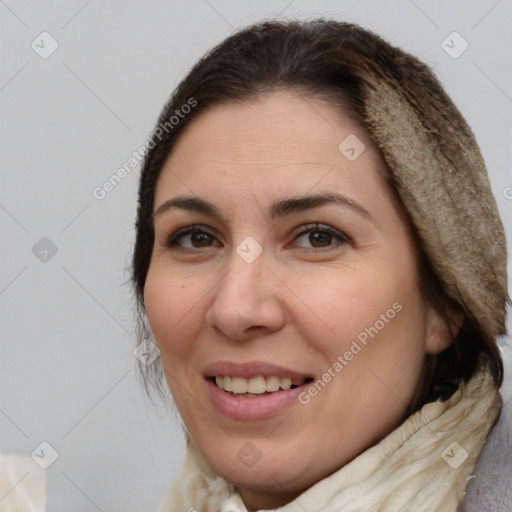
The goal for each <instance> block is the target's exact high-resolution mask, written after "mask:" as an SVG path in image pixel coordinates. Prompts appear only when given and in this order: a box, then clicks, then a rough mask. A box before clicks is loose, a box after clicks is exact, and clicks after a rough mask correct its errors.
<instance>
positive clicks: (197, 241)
mask: <svg viewBox="0 0 512 512" xmlns="http://www.w3.org/2000/svg"><path fill="white" fill-rule="evenodd" d="M214 240H216V238H215V237H214V236H213V235H212V234H211V233H209V232H208V231H205V230H204V229H199V228H197V227H194V226H190V227H187V228H183V229H180V230H178V231H177V232H176V233H174V234H173V235H172V236H171V237H170V238H169V241H168V242H167V247H170V248H174V247H179V248H182V249H200V248H201V247H211V245H212V243H213V241H214Z"/></svg>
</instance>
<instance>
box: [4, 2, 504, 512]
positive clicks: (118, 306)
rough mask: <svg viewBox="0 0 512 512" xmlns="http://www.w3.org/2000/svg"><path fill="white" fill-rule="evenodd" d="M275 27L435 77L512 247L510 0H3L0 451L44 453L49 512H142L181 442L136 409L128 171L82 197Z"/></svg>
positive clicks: (160, 414) (168, 473) (171, 425)
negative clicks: (375, 53)
mask: <svg viewBox="0 0 512 512" xmlns="http://www.w3.org/2000/svg"><path fill="white" fill-rule="evenodd" d="M278 13H281V16H282V17H299V18H305V17H311V16H316V15H323V16H326V17H332V18H335V19H340V20H349V21H355V22H359V23H361V24H362V25H364V26H366V27H369V28H370V29H373V30H375V31H376V32H378V33H380V34H381V35H383V36H384V37H386V38H387V39H389V40H390V41H392V42H394V43H396V44H398V45H400V46H401V47H403V48H404V49H406V50H408V51H410V52H412V53H414V54H415V55H417V56H419V57H420V58H422V59H423V60H424V61H426V62H427V63H429V64H430V65H432V66H435V71H436V72H437V73H438V76H439V77H440V79H441V81H442V83H443V84H444V85H445V87H446V89H447V91H448V93H449V94H450V95H451V96H452V97H453V98H454V100H455V102H456V104H457V105H458V107H459V108H460V110H461V111H462V113H463V114H464V116H465V117H466V119H467V120H468V122H469V123H470V125H471V126H472V128H473V130H474V132H475V134H476V137H477V139H478V141H479V144H480V146H481V149H482V152H483V154H484V157H485V160H486V163H487V165H488V169H489V173H490V177H491V182H492V186H493V190H494V193H495V196H496V198H497V201H498V206H499V208H500V211H501V215H502V218H503V221H504V223H505V226H506V229H507V233H508V239H509V240H510V239H511V237H510V235H511V230H512V226H511V218H512V216H511V212H512V188H511V189H508V188H507V187H512V175H511V173H510V162H511V161H512V144H511V141H512V137H511V135H512V133H511V132H512V128H511V126H512V123H511V119H512V83H511V82H512V80H511V78H512V73H511V67H512V59H511V58H510V55H511V54H512V32H511V31H510V26H511V21H512V2H511V1H510V0H508V1H507V0H501V1H496V0H485V1H484V0H481V1H467V0H464V1H463V0H460V1H449V2H428V1H420V0H416V1H415V2H413V1H408V0H401V1H398V0H395V1H379V2H378V1H374V2H370V1H361V0H358V1H339V2H334V1H331V2H328V1H323V2H320V1H315V2H312V1H299V0H295V1H290V0H284V1H274V2H269V1H265V2H262V1H260V2H240V1H238V2H236V1H234V0H233V1H226V0H209V1H208V2H207V1H205V0H204V1H203V0H193V1H188V2H177V1H172V2H164V1H158V2H156V1H155V2H148V1H142V0H140V1H121V0H117V1H108V2H107V1H103V2H100V1H98V0H92V1H86V0H77V1H66V2H64V1H45V2H37V1H35V0H32V1H21V0H20V1H15V0H0V16H1V18H0V23H1V25H0V26H1V28H0V38H1V43H2V44H1V52H2V54H1V59H2V64H1V67H0V105H1V116H2V124H1V142H2V146H1V147H2V151H1V162H2V168H1V172H2V186H1V189H0V221H1V225H2V250H1V252H2V266H1V273H0V311H1V321H2V338H1V343H2V358H1V361H0V364H1V367H0V392H1V396H0V452H1V453H5V454H7V453H19V454H25V455H28V454H30V453H31V452H32V450H33V449H34V448H35V447H36V446H38V445H39V443H40V442H41V441H47V442H49V443H50V444H51V445H52V446H54V447H55V449H56V450H57V451H58V452H59V454H60V456H59V458H58V459H57V461H56V462H55V463H54V464H53V465H52V466H51V467H50V468H49V469H48V470H47V471H48V483H49V489H48V492H49V497H48V510H49V511H50V512H64V511H70V510H73V511H75V512H80V511H84V512H89V511H91V512H95V511H96V512H97V511H98V510H100V511H104V512H107V511H123V512H132V511H133V512H135V511H137V512H140V511H151V510H155V509H156V507H157V505H158V503H159V501H160V500H161V499H162V497H163V496H164V494H165V493H166V492H167V489H168V487H169V485H170V483H171V482H172V481H173V480H174V478H175V477H176V476H177V474H178V471H179V469H180V467H181V462H182V457H183V454H184V447H183V439H182V436H181V433H180V430H179V427H178V425H177V423H176V421H175V419H174V418H173V416H172V414H169V413H167V412H166V411H165V410H164V409H163V408H162V407H154V406H153V405H151V404H150V403H149V402H148V401H147V400H146V399H145V398H144V395H143V393H142V391H141V385H140V383H139V382H138V380H137V378H136V370H135V367H136V362H137V361H136V359H135V357H134V356H133V354H132V350H133V348H134V346H135V339H134V336H133V334H132V332H133V329H134V315H133V311H132V301H131V289H130V286H129V285H128V284H126V280H127V279H128V273H127V271H126V270H127V268H128V265H129V259H130V256H131V251H132V247H133V239H134V230H133V223H134V215H135V206H136V189H137V181H138V171H139V169H138V168H137V169H136V170H134V171H133V172H132V173H131V174H129V175H128V176H127V177H126V178H125V179H124V180H123V181H122V183H120V184H119V185H118V186H117V187H116V188H115V189H114V190H113V191H112V192H110V193H109V194H108V195H107V196H106V197H105V199H103V200H102V201H100V200H97V199H95V198H94V197H93V194H92V191H93V189H94V187H97V186H101V185H102V184H103V183H104V182H105V181H106V180H107V179H108V178H109V177H110V176H111V175H112V174H113V173H115V171H116V170H117V169H118V168H119V167H120V166H122V165H123V164H124V163H125V162H126V160H127V159H128V158H129V157H130V156H131V154H132V152H133V151H135V150H137V149H138V148H139V147H140V146H141V144H143V142H144V140H145V139H146V137H147V136H148V134H149V132H150V131H151V129H152V128H153V125H154V122H155V120H156V117H157V115H158V113H159V111H160V109H161V107H162V106H163V104H164V102H165V101H166V100H167V98H168V96H169V95H170V93H171V91H172V89H173V87H174V86H175V85H176V84H177V81H178V80H179V78H180V77H182V76H183V75H184V73H186V71H187V70H188V69H189V68H190V67H191V65H192V64H193V63H194V62H195V61H196V59H198V58H199V57H200V56H201V55H202V54H203V53H204V52H205V51H206V50H207V49H209V48H210V47H211V46H212V45H213V44H215V43H217V42H219V41H220V40H222V39H223V38H224V37H226V36H227V35H229V34H230V33H231V32H232V31H233V30H234V29H237V28H239V27H242V26H245V25H247V24H249V23H251V22H254V21H257V20H260V19H262V18H266V17H274V16H276V15H277V14H278ZM43 31H47V32H49V33H50V34H51V36H52V37H53V38H54V39H55V40H56V41H57V42H58V44H59V47H58V49H57V51H56V52H55V53H53V54H52V55H51V56H50V57H49V58H47V59H43V58H41V57H40V56H39V55H38V54H37V53H36V52H35V51H34V50H33V49H32V48H31V43H32V41H33V40H34V39H36V38H37V36H39V34H40V33H41V32H43ZM453 31H457V32H459V33H460V34H461V35H462V37H463V38H464V39H465V40H466V41H467V42H468V43H469V48H468V49H467V51H465V52H464V53H463V54H462V55H461V56H460V57H459V58H457V59H453V58H452V57H450V56H449V55H448V54H447V53H446V52H445V51H444V50H443V49H442V47H441V43H442V41H443V40H444V39H445V38H446V37H447V36H448V35H449V34H450V33H452V32H453ZM507 197H508V198H509V199H507ZM42 237H48V238H49V239H50V240H51V241H52V242H53V243H54V244H55V245H56V246H57V249H58V250H57V253H56V254H55V255H54V256H53V257H52V258H50V259H48V261H47V262H42V261H40V260H39V259H38V258H36V256H35V255H34V254H33V252H32V247H33V246H34V245H35V244H36V243H37V242H38V241H39V240H40V239H41V238H42ZM509 268H510V267H509ZM509 325H510V322H509ZM507 350H508V353H509V354H510V350H509V349H507ZM509 360H510V359H509ZM0 508H1V507H0Z"/></svg>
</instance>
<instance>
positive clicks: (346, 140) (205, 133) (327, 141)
mask: <svg viewBox="0 0 512 512" xmlns="http://www.w3.org/2000/svg"><path fill="white" fill-rule="evenodd" d="M347 150H348V153H347ZM354 155H355V156H356V158H353V157H354ZM382 167H383V165H382V161H381V159H380V156H379V153H378V151H377V150H376V148H375V147H374V144H373V142H372V141H371V139H370V138H369V136H368V135H367V133H366V132H365V131H364V129H363V128H362V127H361V126H359V125H358V124H357V123H356V122H355V121H354V120H353V119H351V118H350V117H349V116H347V115H346V114H345V113H343V112H342V111H341V110H340V109H339V108H337V107H335V106H334V105H333V104H331V103H328V102H327V101H326V100H322V99H319V98H313V97H306V96H303V95H300V94H296V93H293V92H288V91H285V92H274V93H270V94H267V95H263V96H259V97H256V98H251V99H250V100H247V101H244V102H242V103H224V104H219V105H215V106H213V107H211V108H208V109H207V110H205V111H204V112H202V113H201V114H199V115H198V117H197V118H195V119H193V120H192V121H191V123H190V124H189V125H188V126H187V127H186V128H185V130H184V131H183V133H182V134H181V135H180V137H179V138H178V141H177V142H176V144H175V146H174V148H173V150H172V152H171V154H170V155H169V157H168V159H167V161H166V163H165V165H164V167H163V169H162V172H161V175H160V178H159V183H158V186H157V191H156V203H158V199H159V197H158V196H159V195H162V194H166V195H167V194H169V192H170V191H171V190H172V191H176V192H177V193H178V192H185V191H186V192H188V193H190V192H191V191H192V192H193V193H198V192H199V190H198V187H199V188H201V189H202V190H203V191H208V190H209V189H210V188H211V187H212V186H215V187H216V188H218V187H220V186H221V184H222V185H223V186H227V187H230V186H231V187H237V190H241V189H244V188H247V189H251V190H256V189H258V188H260V190H263V189H266V188H268V187H273V188H274V189H282V191H283V190H284V191H286V190H287V189H289V188H290V187H292V188H293V189H294V190H296V191H297V192H299V191H303V190H304V189H308V188H311V187H313V186H314V185H315V182H318V181H319V180H320V179H321V180H322V182H323V183H322V185H323V186H332V185H333V184H334V183H339V181H337V180H339V178H340V176H343V180H344V181H345V182H347V183H350V182H355V181H361V179H362V178H363V174H368V173H369V172H370V173H372V174H380V173H379V172H375V171H378V170H379V169H380V168H382ZM331 181H332V183H330V182H331ZM161 189H165V190H161Z"/></svg>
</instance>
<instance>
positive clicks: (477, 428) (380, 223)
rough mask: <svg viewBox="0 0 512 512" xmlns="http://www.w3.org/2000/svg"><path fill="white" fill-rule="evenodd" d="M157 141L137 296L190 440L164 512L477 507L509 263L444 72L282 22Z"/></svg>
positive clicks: (223, 49)
mask: <svg viewBox="0 0 512 512" xmlns="http://www.w3.org/2000/svg"><path fill="white" fill-rule="evenodd" d="M153 135H154V137H153V139H152V140H151V143H152V144H151V146H150V145H149V144H148V147H150V148H151V149H150V150H149V151H148V153H147V155H146V158H145V163H144V168H143V171H142V176H141V180H140V189H139V206H138V219H137V238H136V245H135V250H134V258H133V281H134V285H135V290H136V294H137V298H138V301H139V305H140V308H141V316H142V322H141V327H142V332H141V335H144V334H147V333H145V332H144V325H146V324H145V321H146V319H147V321H148V323H149V325H146V330H147V327H149V328H150V329H151V331H152V334H153V336H154V338H155V341H156V344H157V345H158V348H159V350H160V354H161V363H162V365H161V368H160V371H161V370H162V369H163V375H164V376H165V379H166V381H167V384H168V386H169V389H170V391H171V393H172V396H173V399H174V402H175V403H176V406H177V409H178V411H179V413H180V416H181V418H182V420H183V423H184V426H185V430H186V437H187V457H186V460H185V464H184V467H183V470H182V473H181V475H180V477H179V479H178V480H177V481H176V482H175V483H174V484H173V486H172V488H171V490H170V491H169V494H168V496H167V497H166V499H165V500H164V502H163V503H162V505H161V508H160V510H161V511H172V512H175V511H181V510H183V511H185V510H198V511H219V510H221V511H223V512H227V511H232V512H233V511H253V510H275V509H277V508H278V507H282V508H279V510H283V511H287V512H291V511H298V510H308V511H310V512H313V511H318V510H322V511H339V510H343V511H344V512H348V511H360V510H361V511H362V510H372V511H374V510H379V511H393V512H396V511H398V510H403V511H405V510H414V511H423V510H425V511H426V510H428V511H433V510H435V511H449V510H450V511H454V510H457V509H458V507H459V506H460V504H461V502H462V498H463V494H464V489H465V487H466V485H467V482H468V479H469V478H470V476H471V474H472V471H473V468H474V466H475V464H476V461H477V459H478V456H479V454H480V451H481V449H482V446H483V443H484V441H485V439H486V436H487V435H488V433H489V432H490V430H491V428H492V426H493V424H494V423H495V421H496V419H497V417H498V415H499V411H500V408H501V397H500V394H499V392H498V388H499V386H500V384H501V382H502V375H503V364H502V361H501V357H500V352H499V349H498V347H497V344H496V339H497V337H498V336H499V335H501V334H504V333H505V325H504V322H505V308H506V302H507V301H508V295H507V280H506V251H505V240H504V234H503V228H502V224H501V221H500V218H499V215H498V212H497V208H496V204H495V201H494V198H493V196H492V193H491V189H490V186H489V182H488V178H487V173H486V170H485V166H484V163H483V160H482V157H481V155H480V152H479V150H478V147H477V145H476V142H475V140H474V137H473V134H472V132H471V130H470V128H469V127H468V126H467V124H466V122H465V121H464V119H463V118H462V116H461V114H460V113H459V112H458V110H457V109H456V107H455V106H454V105H453V103H452V102H451V100H450V99H449V98H448V97H447V95H446V94H445V92H444V91H443V89H442V88H441V86H440V85H439V83H438V82H437V80H436V79H435V77H434V76H433V75H432V73H431V72H430V71H429V69H428V68H427V67H426V66H425V65H424V64H422V63H421V62H419V61H418V60H417V59H415V58H414V57H412V56H410V55H408V54H406V53H404V52H403V51H401V50H399V49H397V48H395V47H392V46H391V45H389V44H388V43H386V42H384V41H383V40H382V39H380V38H379V37H377V36H376V35H374V34H372V33H370V32H368V31H366V30H363V29H361V28H359V27H357V26H355V25H351V24H345V23H338V22H335V21H326V20H316V21H311V22H286V23H284V22H283V23H282V22H265V23H262V24H259V25H255V26H252V27H249V28H247V29H244V30H242V31H239V32H238V33H236V34H234V35H232V36H231V37H229V38H228V39H227V40H225V41H224V42H223V43H221V44H220V45H219V46H218V47H216V48H215V49H213V50H212V51H211V52H210V53H208V54H207V55H206V56H204V57H203V58H202V59H201V60H200V61H199V62H198V63H197V64H196V66H195V67H194V68H193V69H192V70H191V71H190V73H189V74H188V75H187V76H186V77H185V78H184V80H183V81H182V82H181V83H180V85H179V86H178V88H177V89H176V90H175V92H174V94H173V96H172V97H171V99H170V101H169V102H168V104H167V105H166V106H165V108H164V109H163V112H162V114H161V116H160V118H159V121H158V126H157V128H156V129H155V131H154V133H153ZM157 139H158V140H157ZM160 375H161V374H159V373H156V374H153V375H151V374H150V375H148V379H151V378H154V379H155V380H156V382H158V378H159V376H160ZM157 385H158V384H157Z"/></svg>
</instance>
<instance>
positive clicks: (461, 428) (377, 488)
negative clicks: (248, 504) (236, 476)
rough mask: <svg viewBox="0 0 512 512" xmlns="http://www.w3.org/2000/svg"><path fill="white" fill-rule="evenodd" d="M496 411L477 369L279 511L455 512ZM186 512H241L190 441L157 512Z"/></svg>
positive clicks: (487, 380)
mask: <svg viewBox="0 0 512 512" xmlns="http://www.w3.org/2000/svg"><path fill="white" fill-rule="evenodd" d="M501 403H502V400H501V395H500V393H499V392H498V391H497V390H496V388H495V387H494V384H493V379H492V376H491V375H490V372H489V369H488V366H487V363H484V362H483V361H481V364H480V367H479V370H478V372H477V373H476V374H475V375H474V376H473V377H472V379H471V380H470V381H469V382H468V383H467V384H466V385H464V384H462V385H461V386H460V388H459V390H458V391H456V392H455V393H454V394H453V395H452V397H451V398H450V399H449V400H447V401H446V402H440V401H437V402H432V403H429V404H426V405H425V406H424V407H423V408H422V409H421V410H420V411H418V412H417V413H415V414H414V415H412V416H411V417H409V418H408V419H407V420H406V421H405V422H404V423H403V424H402V425H401V426H400V427H398V428H397V429H396V430H394V431H393V432H392V433H391V434H389V435H388V436H387V437H385V438H384V439H383V440H382V441H381V442H380V443H378V444H377V445H375V446H373V447H371V448H369V449H368V450H366V451H365V452H363V453H362V454H361V455H359V456H358V457H356V458H355V459H354V460H353V461H351V462H350V463H348V464H347V465H345V466H344V467H342V468H341V469H340V470H338V471H337V472H335V473H333V474H332V475H330V476H328V477H326V478H324V479H323V480H321V481H320V482H318V483H317V484H315V485H314V486H313V487H311V488H310V489H308V490H307V491H305V492H304V493H303V494H302V495H301V496H299V497H298V498H297V499H296V500H294V501H293V502H291V503H289V504H288V505H286V506H284V507H282V508H280V509H279V511H280V512H303V511H304V510H307V511H308V512H339V511H343V512H363V511H372V512H397V511H399V510H400V511H401V512H407V511H411V512H412V511H414V512H427V511H428V512H455V511H456V510H458V508H459V506H460V503H461V501H462V499H463V496H464V490H465V488H466V485H467V483H468V480H469V479H470V478H471V475H472V472H473V469H474V467H475V464H476V462H477V460H478V456H479V454H480V452H481V450H482V447H483V443H484V442H485V438H486V437H487V434H488V433H489V431H490V430H491V428H492V426H493V425H494V423H495V421H496V419H497V417H498V415H499V411H500V408H501ZM454 443H456V444H454ZM466 454H467V457H466ZM463 459H464V460H463ZM190 507H193V508H194V509H195V510H197V512H246V508H245V507H244V505H243V502H242V500H241V498H240V496H239V495H238V492H237V490H236V489H235V488H233V486H232V485H230V484H228V483H227V482H225V481H224V480H222V479H221V478H220V477H219V476H217V475H216V474H215V473H214V472H213V470H212V469H211V468H210V467H209V466H208V464H207V463H206V461H205V460H204V458H203V457H202V455H201V454H200V452H199V451H198V449H197V447H196V446H195V444H194V443H193V442H192V441H191V439H190V438H188V439H187V454H186V460H185V464H184V466H183V469H182V472H181V474H180V476H179V478H178V480H177V481H176V482H175V483H174V484H173V485H172V487H171V489H170V491H169V493H168V495H167V496H166V498H165V500H164V501H163V502H162V504H161V506H160V508H159V512H176V511H180V510H183V511H186V510H189V508H190Z"/></svg>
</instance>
